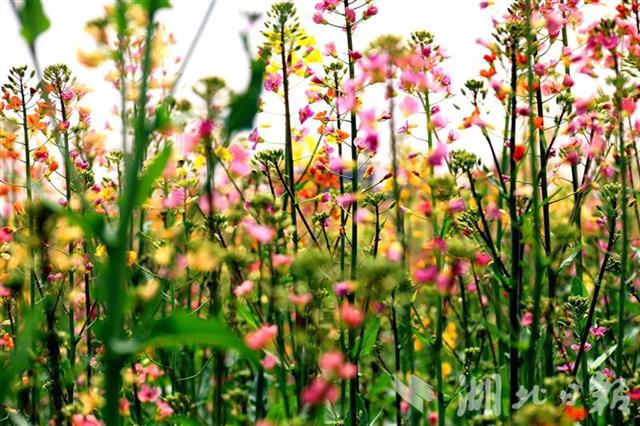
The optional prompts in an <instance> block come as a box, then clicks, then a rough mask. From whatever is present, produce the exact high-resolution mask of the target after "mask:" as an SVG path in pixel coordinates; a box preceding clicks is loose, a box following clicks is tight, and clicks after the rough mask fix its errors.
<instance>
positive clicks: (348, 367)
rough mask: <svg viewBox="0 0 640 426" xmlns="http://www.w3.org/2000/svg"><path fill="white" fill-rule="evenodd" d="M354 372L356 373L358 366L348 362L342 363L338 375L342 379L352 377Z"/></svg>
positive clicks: (354, 374)
mask: <svg viewBox="0 0 640 426" xmlns="http://www.w3.org/2000/svg"><path fill="white" fill-rule="evenodd" d="M356 374H358V367H356V365H355V364H352V363H350V362H348V363H346V364H343V365H342V367H340V370H339V371H338V375H339V376H340V378H341V379H343V380H347V379H351V378H354V377H355V376H356Z"/></svg>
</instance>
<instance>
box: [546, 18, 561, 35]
mask: <svg viewBox="0 0 640 426" xmlns="http://www.w3.org/2000/svg"><path fill="white" fill-rule="evenodd" d="M544 18H545V20H546V27H547V31H549V35H550V36H551V37H557V36H558V34H560V30H562V26H563V25H564V18H562V14H561V13H560V12H552V13H548V14H546V15H545V16H544Z"/></svg>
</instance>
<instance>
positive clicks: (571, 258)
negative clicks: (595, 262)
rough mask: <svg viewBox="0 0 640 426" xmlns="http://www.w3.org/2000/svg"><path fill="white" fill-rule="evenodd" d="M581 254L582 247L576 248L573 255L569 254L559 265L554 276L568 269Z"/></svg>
mask: <svg viewBox="0 0 640 426" xmlns="http://www.w3.org/2000/svg"><path fill="white" fill-rule="evenodd" d="M581 252H582V247H581V246H579V247H577V248H576V249H575V250H574V251H573V253H571V254H570V255H569V256H567V257H566V258H565V259H564V260H563V261H562V262H561V263H560V266H559V267H558V270H557V271H556V274H558V273H560V271H562V270H563V269H566V268H568V267H569V266H570V265H571V264H572V263H573V261H574V260H575V259H576V257H578V255H579V254H580V253H581Z"/></svg>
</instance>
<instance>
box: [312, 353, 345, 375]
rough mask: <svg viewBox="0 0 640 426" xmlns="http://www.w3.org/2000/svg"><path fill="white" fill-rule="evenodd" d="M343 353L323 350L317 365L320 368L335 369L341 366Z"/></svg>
mask: <svg viewBox="0 0 640 426" xmlns="http://www.w3.org/2000/svg"><path fill="white" fill-rule="evenodd" d="M343 363H344V355H343V354H342V352H325V353H323V354H322V355H321V356H320V360H319V361H318V365H319V366H320V368H321V369H322V370H325V371H335V370H338V369H340V368H341V367H342V364H343Z"/></svg>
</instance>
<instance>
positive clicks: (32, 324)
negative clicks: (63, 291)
mask: <svg viewBox="0 0 640 426" xmlns="http://www.w3.org/2000/svg"><path fill="white" fill-rule="evenodd" d="M41 315H42V311H41V310H36V309H28V310H26V311H25V312H24V314H23V318H22V319H21V323H22V324H21V327H20V329H19V330H18V335H17V336H16V347H15V348H14V350H13V351H12V352H11V355H10V356H9V358H8V359H7V362H6V363H4V364H0V383H14V381H15V380H16V379H17V378H18V376H19V375H20V374H21V373H22V372H24V371H25V370H26V369H27V368H28V367H29V365H30V362H32V354H31V349H32V346H33V345H34V344H35V339H36V333H37V331H38V330H39V329H40V327H41V324H42V318H41ZM11 390H12V387H11V386H0V403H1V402H4V398H5V396H6V394H7V393H8V392H10V391H11Z"/></svg>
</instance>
